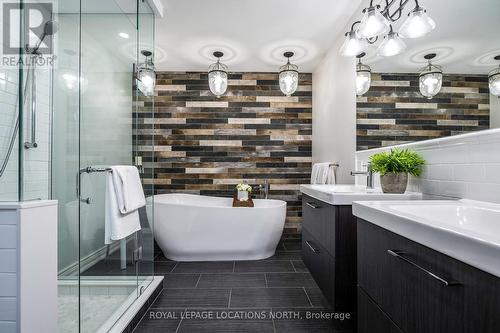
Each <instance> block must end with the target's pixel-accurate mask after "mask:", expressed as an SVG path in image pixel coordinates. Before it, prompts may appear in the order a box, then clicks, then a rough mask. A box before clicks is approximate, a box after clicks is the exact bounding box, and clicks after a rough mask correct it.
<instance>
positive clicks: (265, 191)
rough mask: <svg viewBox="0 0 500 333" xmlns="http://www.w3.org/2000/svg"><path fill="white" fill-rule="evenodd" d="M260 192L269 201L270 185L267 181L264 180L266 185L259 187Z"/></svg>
mask: <svg viewBox="0 0 500 333" xmlns="http://www.w3.org/2000/svg"><path fill="white" fill-rule="evenodd" d="M259 192H260V195H261V196H262V197H264V199H267V196H268V195H269V183H268V181H267V179H264V184H260V185H259Z"/></svg>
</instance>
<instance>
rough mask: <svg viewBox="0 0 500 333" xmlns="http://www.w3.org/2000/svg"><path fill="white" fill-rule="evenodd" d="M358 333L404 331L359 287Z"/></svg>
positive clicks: (400, 332) (398, 332)
mask: <svg viewBox="0 0 500 333" xmlns="http://www.w3.org/2000/svg"><path fill="white" fill-rule="evenodd" d="M358 311H359V313H360V315H359V316H358V333H402V332H403V331H401V330H400V329H399V327H398V326H397V325H396V324H394V322H393V321H392V320H391V318H389V317H388V316H387V315H386V314H385V313H384V311H382V310H381V309H380V308H379V307H378V306H377V304H375V303H374V302H373V301H372V300H371V299H370V296H368V295H367V294H366V293H365V292H364V291H363V289H361V288H359V287H358Z"/></svg>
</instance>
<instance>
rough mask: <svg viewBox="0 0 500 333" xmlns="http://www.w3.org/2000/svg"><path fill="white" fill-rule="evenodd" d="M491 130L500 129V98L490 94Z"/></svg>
mask: <svg viewBox="0 0 500 333" xmlns="http://www.w3.org/2000/svg"><path fill="white" fill-rule="evenodd" d="M490 128H500V97H497V96H494V95H492V94H490Z"/></svg>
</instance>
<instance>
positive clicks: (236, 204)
mask: <svg viewBox="0 0 500 333" xmlns="http://www.w3.org/2000/svg"><path fill="white" fill-rule="evenodd" d="M233 207H254V204H253V200H252V198H249V199H248V200H247V201H239V200H238V198H236V197H233Z"/></svg>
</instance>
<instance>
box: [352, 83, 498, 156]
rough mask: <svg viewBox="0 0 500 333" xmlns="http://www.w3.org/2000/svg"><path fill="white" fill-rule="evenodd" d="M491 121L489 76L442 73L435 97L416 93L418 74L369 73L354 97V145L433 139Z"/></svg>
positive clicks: (366, 146)
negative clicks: (363, 91) (366, 85)
mask: <svg viewBox="0 0 500 333" xmlns="http://www.w3.org/2000/svg"><path fill="white" fill-rule="evenodd" d="M489 126H490V95H489V90H488V77H487V75H444V77H443V88H442V90H441V92H440V93H439V94H438V95H437V96H435V97H434V98H433V99H426V98H425V97H423V96H422V95H421V94H420V92H419V86H418V74H417V73H408V74H401V73H399V74H387V73H382V74H372V85H371V88H370V90H369V91H368V92H367V93H366V94H365V95H363V96H361V97H358V99H357V149H358V150H366V149H371V148H378V147H386V146H391V145H396V144H401V143H407V142H414V141H421V140H427V139H435V138H440V137H445V136H450V135H456V134H462V133H465V132H470V131H479V130H483V129H488V128H489Z"/></svg>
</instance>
